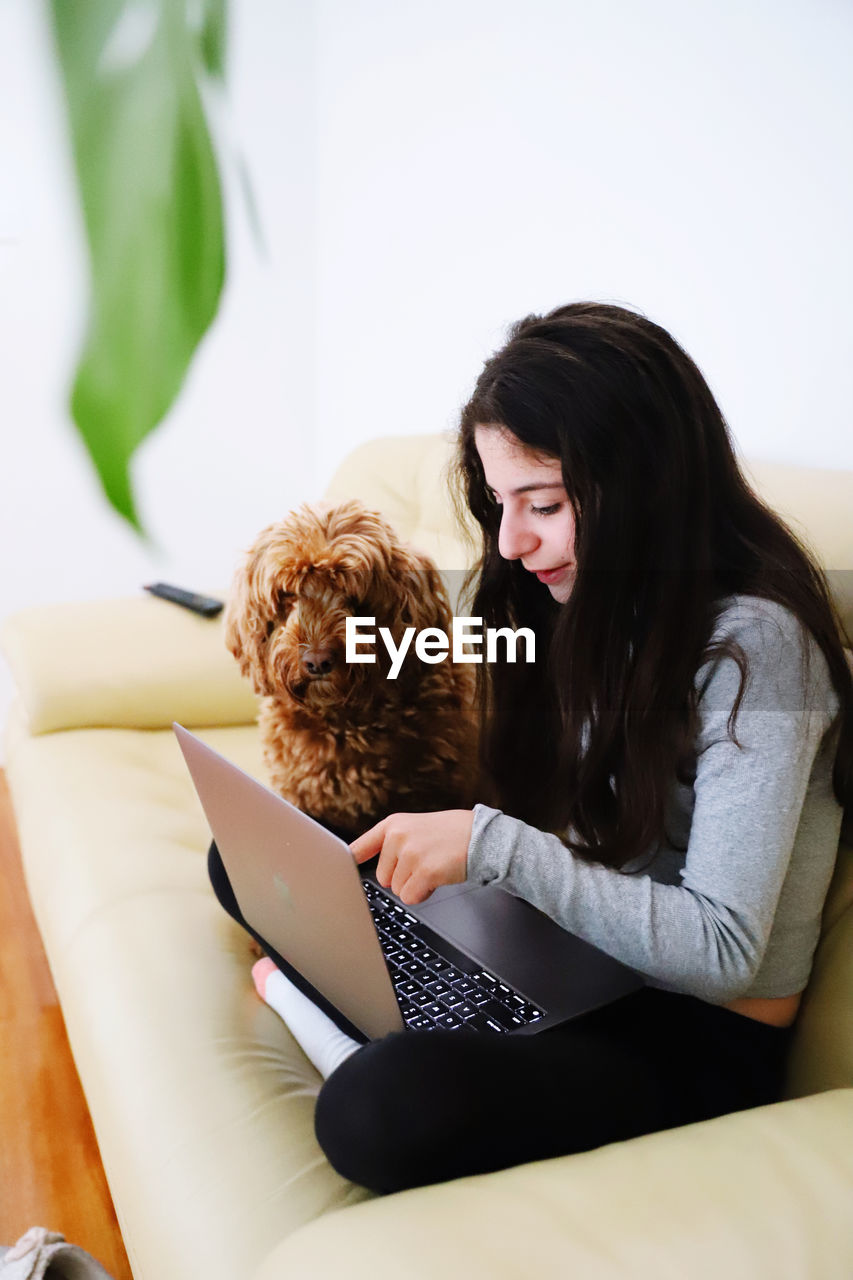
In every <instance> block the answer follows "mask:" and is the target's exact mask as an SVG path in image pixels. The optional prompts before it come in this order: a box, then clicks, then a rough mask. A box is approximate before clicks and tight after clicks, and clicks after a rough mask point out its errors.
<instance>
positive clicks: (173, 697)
mask: <svg viewBox="0 0 853 1280" xmlns="http://www.w3.org/2000/svg"><path fill="white" fill-rule="evenodd" d="M0 638H1V639H2V647H3V652H4V654H5V656H6V659H7V661H8V663H9V666H10V668H11V670H12V674H13V676H14V677H15V682H16V684H17V688H18V694H19V700H20V702H21V704H22V706H23V710H24V713H25V715H26V718H27V724H28V727H29V731H30V733H33V734H39V733H49V732H53V731H55V730H58V729H73V728H83V727H92V728H94V727H101V726H103V727H107V728H122V727H125V728H128V729H161V728H166V727H168V726H169V725H170V724H171V723H172V721H173V720H179V721H180V722H181V723H182V724H187V725H196V726H203V725H231V724H246V723H247V722H249V721H251V720H253V719H254V718H255V715H256V713H257V699H256V698H255V696H254V694H253V692H252V689H251V686H250V685H249V683H248V681H246V680H244V679H243V678H242V676H241V675H240V671H239V668H238V666H237V663H236V662H235V661H234V659H233V658H232V657H231V654H230V653H229V652H228V650H227V649H226V648H225V643H224V640H223V636H222V621H221V617H220V618H200V617H198V616H197V615H196V614H193V613H190V612H188V611H187V610H186V609H180V608H178V607H177V606H175V605H173V604H169V603H168V602H167V601H165V600H159V599H157V598H156V597H154V596H148V595H144V596H140V597H131V598H128V599H126V600H125V599H123V600H95V601H88V602H81V603H76V602H75V603H70V604H55V605H44V606H37V607H34V608H30V609H25V610H23V611H22V612H20V613H17V614H15V615H14V616H12V617H11V618H9V619H7V621H6V623H5V625H4V627H3V632H2V637H0Z"/></svg>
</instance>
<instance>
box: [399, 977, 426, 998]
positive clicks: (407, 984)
mask: <svg viewBox="0 0 853 1280" xmlns="http://www.w3.org/2000/svg"><path fill="white" fill-rule="evenodd" d="M394 987H395V989H396V991H397V992H398V993H399V994H400V995H401V996H413V995H415V993H416V992H418V991H420V990H421V989H422V988H421V987H419V986H418V984H417V983H416V982H413V981H412V979H411V978H401V979H400V981H399V982H395V983H394Z"/></svg>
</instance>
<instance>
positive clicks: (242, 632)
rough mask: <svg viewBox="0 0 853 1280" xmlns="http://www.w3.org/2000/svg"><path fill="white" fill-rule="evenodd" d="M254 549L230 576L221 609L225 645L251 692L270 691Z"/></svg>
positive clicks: (256, 555) (265, 629) (256, 557)
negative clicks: (223, 605) (223, 608)
mask: <svg viewBox="0 0 853 1280" xmlns="http://www.w3.org/2000/svg"><path fill="white" fill-rule="evenodd" d="M258 559H259V557H258V554H257V549H256V548H253V549H252V551H250V552H249V554H248V555H247V556H246V559H245V561H244V563H243V564H242V565H241V566H240V568H239V569H238V570H237V572H236V573H235V574H234V578H233V581H232V583H231V591H230V593H229V596H228V601H227V604H226V606H225V613H224V636H225V645H226V648H227V649H228V650H229V652H230V653H232V654H233V656H234V657H235V658H236V659H237V661H238V663H239V664H240V672H241V674H242V675H244V676H246V677H248V679H249V680H251V682H252V687H253V688H254V690H255V693H257V694H260V695H261V696H264V695H265V694H270V693H272V692H273V690H272V688H271V687H270V684H269V680H268V678H267V675H266V669H265V662H264V658H265V650H266V639H267V620H266V617H265V613H264V610H263V607H262V603H261V599H260V596H259V593H258V581H257V577H258V575H257V568H258Z"/></svg>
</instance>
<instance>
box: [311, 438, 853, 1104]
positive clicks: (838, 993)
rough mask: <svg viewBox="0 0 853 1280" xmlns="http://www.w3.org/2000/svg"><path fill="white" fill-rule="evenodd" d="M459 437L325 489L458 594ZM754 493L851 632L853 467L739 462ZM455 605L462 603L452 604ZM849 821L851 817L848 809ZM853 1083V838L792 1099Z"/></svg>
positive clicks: (348, 472) (352, 458)
mask: <svg viewBox="0 0 853 1280" xmlns="http://www.w3.org/2000/svg"><path fill="white" fill-rule="evenodd" d="M453 455H454V441H453V436H452V434H449V433H448V434H443V435H420V436H403V437H401V436H395V437H390V438H386V439H378V440H371V441H368V442H367V443H365V444H363V445H360V446H359V447H358V448H357V449H355V450H354V451H353V452H352V453H351V454H350V455H349V456H348V457H347V458H346V459H345V460H344V462H343V463H342V464H341V466H340V467H339V468H338V470H337V471H336V473H335V475H334V476H333V478H332V480H331V482H330V483H329V486H328V488H327V490H326V495H325V496H326V498H328V499H329V500H332V501H338V500H344V499H346V498H353V497H357V498H361V499H362V501H363V502H365V503H366V504H367V505H368V506H372V507H374V508H375V509H377V510H379V511H381V512H382V514H383V515H385V516H386V518H387V519H388V520H389V521H390V522H391V524H393V525H394V527H395V528H396V529H397V531H398V533H399V534H400V535H401V536H402V537H404V538H406V539H408V540H409V541H411V542H412V543H413V544H414V545H415V546H418V547H420V548H421V549H422V550H423V551H426V552H427V553H428V554H430V555H431V556H432V557H433V559H434V560H435V562H436V564H437V565H438V567H439V568H440V569H441V570H442V571H443V572H444V576H445V580H446V581H447V582H448V586H449V587H450V590H451V598H452V599H453V597H454V590H455V588H456V587H458V585H459V582H460V578H461V571H462V570H463V569H465V568H467V567H468V566H470V565H471V564H472V563H473V562H474V560H475V558H476V550H475V547H476V542H475V541H472V542H466V540H465V536H464V534H463V531H462V530H460V528H459V526H458V524H457V521H456V518H455V514H454V508H453V505H452V503H451V501H450V499H449V496H448V478H449V468H450V465H451V463H452V460H453ZM741 465H742V466H743V469H744V471H745V472H746V474H747V475H748V477H749V479H750V481H751V482H752V484H753V485H754V487H755V489H756V491H757V492H758V493H759V494H760V495H761V497H762V498H763V499H764V500H765V501H766V502H767V503H768V505H769V506H770V507H772V508H773V510H774V511H777V512H778V513H779V514H780V515H781V516H782V517H783V518H784V519H785V521H786V522H787V523H788V524H789V525H790V527H791V528H792V529H793V531H794V532H795V533H796V534H797V536H798V537H799V538H800V539H801V540H802V541H804V542H805V543H806V544H807V545H808V546H809V548H810V549H811V550H812V551H813V552H814V553H815V555H816V557H817V559H818V561H819V563H820V564H821V565H822V566H823V568H824V570H825V571H826V573H827V577H828V579H829V583H830V587H831V589H832V592H833V597H834V599H835V603H836V606H837V608H838V612H839V615H840V617H841V620H842V623H843V624H844V626H845V629H846V631H847V634H848V636H853V471H831V470H826V469H820V468H815V467H801V466H794V465H790V464H785V463H772V462H757V461H751V460H743V459H742V460H741ZM454 607H455V604H454ZM847 818H848V824H849V825H853V823H851V822H850V820H851V818H853V815H850V814H848V815H847ZM841 1085H853V840H851V843H850V844H844V843H842V846H841V848H840V849H839V857H838V862H837V866H836V872H835V877H834V879H833V883H832V886H831V888H830V892H829V896H828V898H827V902H826V909H825V912H824V918H823V927H822V931H821V939H820V943H819V946H818V949H817V952H816V955H815V962H814V968H813V971H812V976H811V979H810V981H809V986H808V989H807V991H806V993H805V997H804V1000H803V1005H802V1008H801V1011H800V1014H799V1016H798V1019H797V1031H796V1035H795V1039H794V1044H793V1049H792V1053H791V1059H790V1068H789V1075H788V1082H787V1093H788V1095H789V1096H792V1097H793V1096H799V1095H803V1094H809V1093H816V1092H819V1091H821V1090H823V1089H831V1088H834V1087H837V1086H841Z"/></svg>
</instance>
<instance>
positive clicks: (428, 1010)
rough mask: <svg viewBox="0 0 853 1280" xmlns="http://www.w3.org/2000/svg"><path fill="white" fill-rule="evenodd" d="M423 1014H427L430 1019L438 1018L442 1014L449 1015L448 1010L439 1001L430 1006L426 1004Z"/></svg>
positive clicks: (422, 1010)
mask: <svg viewBox="0 0 853 1280" xmlns="http://www.w3.org/2000/svg"><path fill="white" fill-rule="evenodd" d="M421 1012H422V1013H425V1014H427V1015H428V1017H430V1018H437V1017H438V1016H439V1015H440V1014H442V1013H447V1010H446V1009H445V1008H444V1007H443V1006H442V1005H440V1004H439V1003H438V1002H437V1001H433V1002H432V1003H430V1004H425V1005H424V1006H423V1007H422V1009H421Z"/></svg>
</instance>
